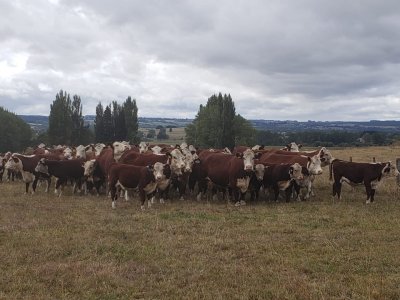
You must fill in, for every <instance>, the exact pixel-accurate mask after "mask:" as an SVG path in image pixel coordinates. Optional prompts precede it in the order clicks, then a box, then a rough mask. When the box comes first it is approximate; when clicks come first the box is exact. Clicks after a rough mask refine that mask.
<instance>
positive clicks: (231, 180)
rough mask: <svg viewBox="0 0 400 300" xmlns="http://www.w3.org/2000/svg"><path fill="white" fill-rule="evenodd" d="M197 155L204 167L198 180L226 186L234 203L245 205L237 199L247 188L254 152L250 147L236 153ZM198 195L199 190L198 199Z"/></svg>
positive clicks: (203, 153)
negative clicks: (201, 176)
mask: <svg viewBox="0 0 400 300" xmlns="http://www.w3.org/2000/svg"><path fill="white" fill-rule="evenodd" d="M199 156H200V160H201V163H202V166H203V168H204V169H203V170H204V173H203V174H202V175H203V176H205V178H204V177H203V178H201V179H200V181H203V182H204V181H205V180H206V179H208V180H209V181H210V182H211V183H212V184H214V185H216V186H219V187H223V188H228V190H229V192H230V194H233V198H234V199H235V205H236V206H239V205H245V204H246V202H245V201H244V200H240V199H239V194H240V193H245V192H246V191H247V189H248V186H249V182H250V177H251V175H252V173H253V169H254V158H255V155H254V152H253V151H252V150H250V149H248V150H246V151H245V152H244V153H243V154H240V153H238V154H237V155H231V154H224V153H212V152H208V153H207V152H202V153H200V155H199ZM200 197H201V191H200V193H199V195H198V199H199V198H200ZM239 200H240V201H239Z"/></svg>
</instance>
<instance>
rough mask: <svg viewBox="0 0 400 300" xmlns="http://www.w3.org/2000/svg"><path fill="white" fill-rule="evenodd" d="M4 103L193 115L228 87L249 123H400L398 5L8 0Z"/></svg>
mask: <svg viewBox="0 0 400 300" xmlns="http://www.w3.org/2000/svg"><path fill="white" fill-rule="evenodd" d="M0 12H1V18H0V106H2V107H4V108H6V109H8V110H9V111H12V112H14V113H16V114H37V115H48V114H49V112H50V104H51V103H52V102H53V101H54V99H55V96H56V94H57V93H58V92H59V91H60V90H64V91H66V92H67V93H69V94H70V95H71V96H72V95H79V96H80V97H81V100H82V105H83V113H84V114H91V115H94V114H95V107H96V105H97V104H98V103H99V102H100V101H101V102H102V104H103V105H107V104H108V103H110V102H111V101H118V102H120V103H122V102H123V101H125V99H126V98H127V97H128V96H131V97H132V98H134V99H136V101H137V105H138V108H139V117H168V118H194V117H195V115H196V113H197V111H198V109H199V105H200V104H203V105H204V104H206V103H207V99H208V98H209V97H211V96H212V95H213V94H218V93H220V92H221V93H222V94H230V95H231V96H232V99H233V100H234V102H235V106H236V112H237V113H239V114H241V115H242V116H244V117H245V118H247V119H267V120H298V121H307V120H317V121H367V120H371V119H375V120H400V1H398V0H394V1H392V0H385V1H381V0H376V1H372V0H362V1H360V0H352V1H348V0H335V1H331V0H290V1H289V0H268V1H264V0H243V1H242V0H234V1H232V0H218V1H215V0H201V1H200V0H197V1H194V0H146V1H136V0H118V1H105V0H83V1H82V0H80V1H78V0H68V1H63V0H35V1H32V0H13V1H9V0H0Z"/></svg>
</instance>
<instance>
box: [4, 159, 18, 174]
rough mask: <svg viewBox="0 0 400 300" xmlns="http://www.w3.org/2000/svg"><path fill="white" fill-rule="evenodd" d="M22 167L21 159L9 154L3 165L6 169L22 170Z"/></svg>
mask: <svg viewBox="0 0 400 300" xmlns="http://www.w3.org/2000/svg"><path fill="white" fill-rule="evenodd" d="M22 167H23V166H22V161H21V160H20V159H19V158H18V157H13V156H11V157H10V158H9V159H8V160H7V162H6V164H5V165H4V168H5V169H6V170H15V171H22Z"/></svg>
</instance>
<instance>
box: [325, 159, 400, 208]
mask: <svg viewBox="0 0 400 300" xmlns="http://www.w3.org/2000/svg"><path fill="white" fill-rule="evenodd" d="M331 172H332V173H331V177H332V175H333V179H334V183H333V186H332V196H333V197H335V196H336V195H337V197H338V199H339V200H340V199H341V190H342V183H343V182H346V183H348V184H349V185H351V186H354V185H358V184H364V186H365V190H366V192H367V200H366V203H367V204H368V203H370V202H373V201H374V196H375V190H376V188H377V187H378V184H379V183H380V182H381V181H382V179H383V178H385V177H388V176H397V175H399V171H398V170H397V168H396V166H395V165H393V164H392V163H391V162H384V163H359V162H349V161H343V160H334V161H333V162H332V168H331Z"/></svg>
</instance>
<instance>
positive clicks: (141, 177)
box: [108, 162, 171, 210]
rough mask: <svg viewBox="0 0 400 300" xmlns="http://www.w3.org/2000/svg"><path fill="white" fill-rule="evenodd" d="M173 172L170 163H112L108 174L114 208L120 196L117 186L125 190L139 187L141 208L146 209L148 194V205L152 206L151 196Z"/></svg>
mask: <svg viewBox="0 0 400 300" xmlns="http://www.w3.org/2000/svg"><path fill="white" fill-rule="evenodd" d="M170 174H171V172H170V169H169V165H166V164H163V163H160V162H157V163H155V164H154V165H150V166H133V165H127V164H119V163H115V164H112V165H111V167H110V172H109V175H108V183H109V187H110V191H111V199H112V208H115V201H116V200H117V198H118V193H117V188H118V187H120V188H122V189H124V190H128V189H136V188H137V189H138V190H139V196H140V202H141V209H142V210H143V209H144V202H145V200H146V196H147V197H148V206H149V207H150V206H151V202H150V201H149V198H150V196H151V195H153V194H154V193H155V191H156V189H157V186H158V185H159V184H162V182H163V181H164V180H165V179H167V178H169V176H170Z"/></svg>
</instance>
